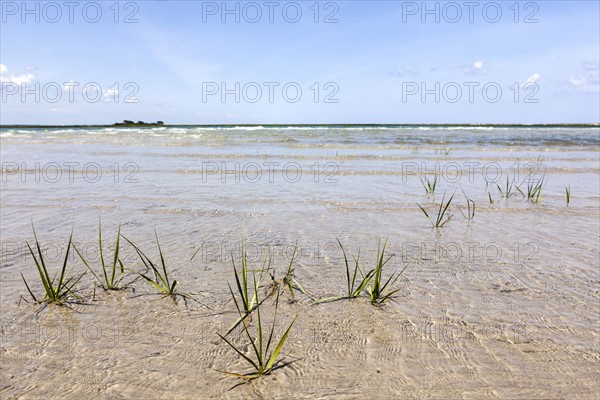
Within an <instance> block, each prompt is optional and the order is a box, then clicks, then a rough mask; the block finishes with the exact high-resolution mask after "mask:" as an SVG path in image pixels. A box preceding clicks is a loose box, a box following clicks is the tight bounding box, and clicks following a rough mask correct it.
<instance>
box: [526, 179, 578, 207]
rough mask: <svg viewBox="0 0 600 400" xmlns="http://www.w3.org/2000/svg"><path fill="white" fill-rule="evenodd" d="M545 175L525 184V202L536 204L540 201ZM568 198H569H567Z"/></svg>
mask: <svg viewBox="0 0 600 400" xmlns="http://www.w3.org/2000/svg"><path fill="white" fill-rule="evenodd" d="M545 177H546V174H544V175H542V177H541V178H540V179H538V180H535V181H533V180H532V181H530V182H529V183H528V184H527V201H531V202H532V203H535V204H538V203H540V202H541V199H542V189H543V188H544V185H545V183H546V182H545V181H544V179H545ZM569 197H570V196H569Z"/></svg>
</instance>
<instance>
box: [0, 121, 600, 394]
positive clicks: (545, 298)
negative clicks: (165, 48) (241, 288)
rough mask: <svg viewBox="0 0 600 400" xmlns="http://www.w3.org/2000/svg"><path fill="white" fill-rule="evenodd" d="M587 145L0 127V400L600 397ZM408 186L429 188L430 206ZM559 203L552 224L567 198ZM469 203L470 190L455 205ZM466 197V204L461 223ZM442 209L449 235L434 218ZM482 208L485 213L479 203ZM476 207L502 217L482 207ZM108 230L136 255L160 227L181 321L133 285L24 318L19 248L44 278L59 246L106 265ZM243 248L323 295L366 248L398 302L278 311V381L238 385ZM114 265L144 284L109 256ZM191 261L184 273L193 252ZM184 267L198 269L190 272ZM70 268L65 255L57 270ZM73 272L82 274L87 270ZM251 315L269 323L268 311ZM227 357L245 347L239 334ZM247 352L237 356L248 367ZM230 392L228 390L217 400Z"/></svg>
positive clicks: (542, 133) (512, 137) (493, 132)
mask: <svg viewBox="0 0 600 400" xmlns="http://www.w3.org/2000/svg"><path fill="white" fill-rule="evenodd" d="M599 134H600V133H599V130H598V128H597V127H591V128H540V127H528V128H489V127H487V128H482V127H462V128H457V127H452V128H435V127H421V128H411V127H335V128H327V127H288V128H285V127H276V128H270V127H254V128H253V127H237V128H234V127H229V128H223V127H213V128H201V127H181V128H153V129H116V128H105V129H2V130H0V136H1V137H2V148H1V156H2V167H3V168H2V170H3V171H2V184H1V185H2V186H1V189H2V191H1V194H0V196H1V203H2V209H1V213H0V218H1V221H2V224H1V227H0V234H1V242H2V243H1V245H2V264H1V267H0V289H1V290H0V302H1V303H0V304H1V307H2V308H1V310H2V320H1V323H2V340H1V343H0V346H1V347H0V357H1V361H0V362H1V365H2V368H1V370H0V378H1V386H0V395H1V397H2V398H40V397H41V396H43V395H45V396H48V397H50V398H51V397H57V396H63V397H68V398H75V397H77V398H82V397H90V396H92V395H94V396H97V397H100V398H142V397H146V398H153V399H154V398H198V397H207V398H209V397H215V398H220V397H231V398H247V397H248V396H256V397H261V396H264V397H267V396H268V397H272V398H300V397H305V398H330V397H333V398H336V397H337V398H344V399H346V398H359V397H364V396H366V395H368V394H369V393H377V394H378V396H379V397H380V398H476V399H480V398H557V399H558V398H571V397H577V398H596V395H597V393H598V390H599V389H600V386H599V385H600V367H599V365H600V363H599V361H600V336H599V334H600V327H599V322H598V321H599V318H600V272H599V268H600V265H599V264H600V262H599V241H600V237H599V235H600V210H599V199H600V179H599V178H600V153H599V151H600V137H599ZM421 172H425V173H426V174H427V176H428V177H429V179H430V180H433V177H434V174H435V173H436V172H437V173H438V176H439V177H440V180H439V182H438V187H437V189H436V195H435V196H433V197H432V196H429V197H428V196H425V191H424V189H423V186H422V184H421V181H420V177H421ZM507 177H508V178H509V183H510V182H513V181H514V182H515V184H516V185H520V188H521V190H523V191H525V192H526V189H527V185H528V183H530V182H534V181H536V180H538V179H541V178H542V177H544V179H545V182H546V183H545V185H544V188H543V194H542V198H541V203H539V204H533V203H531V202H527V201H526V200H525V199H523V197H522V196H521V194H519V193H517V194H516V195H515V196H514V197H511V198H510V199H504V198H502V197H501V192H500V190H499V188H498V187H497V186H496V185H499V186H500V189H502V190H503V191H505V186H506V179H507ZM566 187H570V189H571V194H572V199H571V203H570V204H569V206H568V207H566V195H565V188H566ZM461 189H462V190H461ZM463 191H464V193H465V194H466V195H467V196H468V197H469V198H471V199H473V200H474V201H475V203H476V212H475V217H474V220H473V221H468V220H467V219H466V218H465V216H464V215H463V214H466V213H467V207H466V199H465V195H464V194H463ZM444 193H446V199H447V198H448V197H449V196H450V195H451V194H452V193H455V197H454V201H453V204H452V205H451V207H450V209H451V213H452V214H454V216H453V218H452V220H451V221H450V222H448V223H447V224H446V225H445V226H444V228H443V229H440V230H434V229H431V226H430V224H429V222H428V221H427V219H426V218H425V216H424V215H423V213H422V212H421V210H420V209H419V207H418V206H417V203H419V204H421V205H422V206H423V207H424V208H425V209H427V210H428V211H430V212H435V208H436V207H437V206H436V204H439V202H440V201H441V200H442V196H443V195H444ZM488 193H489V194H488ZM489 196H491V197H492V199H493V201H494V203H493V204H492V203H490V201H489ZM99 216H100V217H101V219H102V224H103V230H104V235H105V244H106V248H107V250H108V249H109V247H110V245H113V244H114V235H115V233H116V227H117V225H118V224H119V223H121V224H122V233H123V234H124V235H125V236H126V237H128V238H130V239H131V240H133V241H134V242H136V243H137V244H138V245H140V246H141V247H142V249H144V250H146V251H148V253H150V254H153V255H154V254H156V245H155V240H154V229H156V231H157V234H158V236H159V239H160V242H161V246H162V247H163V251H164V252H165V255H166V259H167V264H168V265H169V266H170V267H171V268H172V269H173V275H174V276H175V277H176V278H177V279H178V280H179V282H180V285H181V290H182V291H184V292H188V293H195V297H196V298H197V299H198V300H200V301H202V302H203V303H204V304H206V305H208V306H210V309H209V308H207V307H204V306H203V305H201V304H199V303H195V302H189V303H188V306H187V307H186V305H185V304H184V303H183V302H182V301H180V302H179V303H178V304H174V303H173V302H171V301H169V300H168V299H164V298H160V297H158V296H145V295H144V296H138V295H140V294H148V293H153V290H152V289H151V288H150V287H149V286H148V285H146V284H144V283H143V282H139V281H138V282H136V283H135V284H134V285H133V287H134V288H135V293H133V292H132V291H127V292H121V293H112V292H111V293H104V292H102V290H100V289H98V290H96V298H95V301H91V296H92V292H93V286H94V282H93V280H92V278H91V276H89V275H90V274H88V275H87V276H85V277H84V278H83V280H82V284H81V286H80V288H81V294H83V295H85V296H86V298H87V299H89V300H90V301H88V304H86V305H73V306H72V309H67V308H61V307H48V308H46V309H43V310H42V311H40V307H38V306H35V305H33V304H27V303H25V302H24V301H21V302H20V305H19V297H20V296H21V295H23V296H25V295H26V293H27V292H26V289H25V287H24V284H23V282H22V280H21V276H20V274H21V273H23V275H24V276H25V277H26V278H27V280H28V281H29V282H32V283H33V285H34V286H35V289H34V291H36V293H40V290H41V288H40V287H39V285H38V282H37V281H36V280H35V278H36V270H35V267H34V264H33V263H32V260H31V257H30V256H29V254H28V250H27V247H26V244H25V241H29V242H30V243H31V241H32V240H33V234H32V232H31V221H33V222H34V224H35V228H36V231H37V233H38V238H39V239H40V241H41V242H42V244H43V245H44V249H45V250H46V255H47V258H48V260H50V261H52V262H51V264H52V267H51V268H52V269H53V270H56V268H58V266H59V263H60V261H61V256H62V255H63V251H64V248H65V246H66V243H67V240H68V237H69V234H70V231H71V229H72V228H73V227H74V232H75V233H74V241H75V243H76V245H77V247H78V248H79V249H81V251H82V252H84V254H86V255H88V257H90V258H91V259H93V260H94V261H95V264H96V265H97V263H98V252H97V242H96V235H97V224H98V217H99ZM244 232H245V235H246V237H247V240H248V257H249V262H250V263H251V265H253V266H256V267H260V265H262V259H263V258H264V257H265V256H266V255H267V254H270V255H271V256H272V257H273V266H274V267H275V268H276V272H277V274H278V275H279V276H280V277H281V276H282V275H283V274H284V273H285V270H286V269H287V264H288V263H289V260H290V257H291V256H292V254H293V251H294V248H297V251H298V255H297V257H296V262H295V265H296V277H297V279H298V280H299V281H300V282H301V284H302V285H303V287H304V288H305V289H306V290H308V291H309V292H310V293H311V294H313V295H314V296H316V297H329V296H336V295H340V294H342V293H343V291H344V288H345V277H344V268H343V256H342V253H341V251H340V249H339V246H338V245H337V242H336V238H339V240H340V241H341V242H342V243H343V244H344V246H345V249H346V251H347V252H348V253H349V254H357V252H358V250H359V248H360V250H361V259H362V260H363V261H364V262H365V263H367V266H372V264H373V263H374V260H375V257H376V253H377V247H378V242H379V240H380V239H382V238H388V240H389V243H388V249H389V250H388V251H389V254H393V255H394V257H393V258H392V259H391V260H390V262H389V263H388V264H387V265H386V267H385V269H384V271H385V275H386V276H389V275H388V274H390V273H391V272H392V271H394V270H400V269H402V268H404V267H406V270H405V271H404V273H403V274H402V276H401V278H400V279H399V280H398V282H397V284H396V287H397V288H398V289H400V290H399V292H398V293H397V295H396V297H395V299H394V301H393V302H388V303H387V304H385V305H384V306H383V307H382V308H381V309H378V308H375V307H373V306H371V305H370V304H369V303H368V301H367V300H366V298H360V299H356V300H352V301H338V302H332V303H325V304H321V305H317V306H315V305H311V303H310V301H309V300H308V299H307V298H306V297H305V296H303V295H302V294H301V293H298V292H297V293H296V299H297V301H296V302H288V301H287V300H288V299H289V294H287V293H286V296H285V297H284V298H285V300H286V301H284V302H283V303H282V305H281V309H280V310H279V313H280V318H279V317H278V318H279V324H278V326H279V327H280V329H283V327H284V324H285V322H290V321H291V320H292V319H293V318H294V316H296V315H298V319H297V321H296V324H295V325H294V327H293V330H292V332H291V334H290V337H289V339H288V342H287V343H286V345H285V347H284V353H285V354H286V356H287V358H286V361H293V362H292V363H291V364H290V365H287V366H286V367H284V368H281V369H279V370H277V371H275V372H274V373H273V374H272V375H270V376H268V377H266V378H264V379H260V380H256V381H253V382H252V383H250V384H247V385H242V386H237V387H235V388H233V389H231V388H232V387H233V386H235V385H236V384H237V383H238V382H237V381H236V380H235V379H234V378H231V377H229V376H226V375H224V374H222V373H220V372H217V370H227V371H233V372H248V369H247V366H246V365H245V364H244V362H243V360H240V357H238V356H237V355H236V354H235V352H234V351H233V350H231V349H230V348H228V346H227V345H226V344H225V343H223V342H219V341H218V340H217V339H218V337H217V335H216V332H223V331H224V330H226V329H227V328H228V327H229V326H230V325H231V323H232V322H233V321H234V320H235V316H236V314H235V306H234V304H233V302H232V301H231V300H230V295H229V292H228V289H227V284H226V282H228V281H229V282H231V283H233V279H232V271H231V260H230V258H231V253H232V252H233V254H234V257H235V258H236V259H237V260H238V261H239V256H240V249H241V241H242V237H243V235H244ZM122 252H123V253H122V256H123V259H124V262H125V264H126V265H128V266H129V267H131V268H135V269H139V268H140V265H139V264H140V263H139V261H138V259H137V258H136V257H135V254H134V253H133V251H132V250H131V248H129V247H127V246H125V245H124V244H122ZM195 253H196V254H195ZM194 254H195V256H194V257H193V259H191V258H192V256H193V255H194ZM71 256H72V255H71ZM72 264H73V265H74V266H75V268H76V269H77V270H81V271H82V272H83V267H82V265H80V263H78V262H77V260H75V258H74V257H73V258H72ZM265 306H266V307H267V309H265V315H269V314H270V312H269V311H270V309H271V308H272V304H270V302H266V303H265ZM236 335H237V333H236V334H235V335H234V338H235V339H234V340H236V341H237V342H238V343H240V344H241V343H243V341H242V340H241V336H240V335H237V336H236ZM245 350H248V351H249V350H250V349H248V348H247V346H246V348H245ZM229 389H231V390H229Z"/></svg>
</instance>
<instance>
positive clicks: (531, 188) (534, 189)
mask: <svg viewBox="0 0 600 400" xmlns="http://www.w3.org/2000/svg"><path fill="white" fill-rule="evenodd" d="M545 176H546V175H545V174H544V175H542V177H541V178H540V179H538V180H535V181H530V182H529V183H528V184H527V201H531V202H533V203H535V204H538V203H539V202H540V201H541V196H542V189H543V187H544V184H545V183H546V182H544V178H545Z"/></svg>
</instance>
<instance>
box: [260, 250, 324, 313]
mask: <svg viewBox="0 0 600 400" xmlns="http://www.w3.org/2000/svg"><path fill="white" fill-rule="evenodd" d="M296 253H297V248H294V253H293V254H292V258H291V259H290V263H289V265H288V269H287V272H286V274H285V276H284V277H283V279H281V281H278V280H277V279H275V273H274V272H273V273H272V274H270V276H271V288H272V289H273V290H278V289H279V287H280V286H282V287H283V288H284V290H285V288H287V289H288V290H289V292H290V295H291V296H292V301H295V300H296V297H295V295H294V291H299V292H301V293H302V294H304V295H305V296H306V297H308V298H309V299H311V300H314V299H313V297H312V296H311V295H310V294H309V293H308V292H307V291H306V290H305V289H304V288H303V287H302V285H301V284H300V282H298V280H297V279H296V275H295V271H296V268H295V267H294V259H295V258H296Z"/></svg>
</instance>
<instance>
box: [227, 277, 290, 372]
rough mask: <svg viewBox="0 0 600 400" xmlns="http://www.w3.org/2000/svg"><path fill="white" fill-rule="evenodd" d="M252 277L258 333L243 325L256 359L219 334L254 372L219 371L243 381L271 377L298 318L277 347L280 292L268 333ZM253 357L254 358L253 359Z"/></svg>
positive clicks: (239, 312)
mask: <svg viewBox="0 0 600 400" xmlns="http://www.w3.org/2000/svg"><path fill="white" fill-rule="evenodd" d="M252 277H253V287H254V294H255V301H256V306H255V308H256V316H257V321H256V333H255V334H254V335H253V334H251V333H250V329H249V328H248V326H247V324H243V325H242V327H243V331H244V333H245V336H246V338H247V345H248V347H251V348H252V350H253V353H254V357H252V356H251V355H250V356H248V355H246V354H244V352H243V350H242V348H241V347H239V348H238V347H237V346H235V345H234V344H233V343H232V342H231V341H230V340H228V339H227V338H226V337H225V336H226V335H221V334H219V333H217V335H219V337H220V338H221V339H222V340H223V341H225V343H227V344H228V345H229V347H231V348H232V349H233V350H234V351H235V352H236V353H237V354H238V355H239V356H240V357H242V358H243V359H244V360H245V361H246V362H247V363H248V364H249V365H250V366H251V367H252V369H253V372H250V373H247V374H239V373H234V372H228V371H219V372H222V373H224V374H227V375H230V376H234V377H236V378H241V379H245V380H248V381H250V380H253V379H256V378H260V377H261V376H264V375H269V374H270V373H271V372H272V371H273V370H274V369H275V368H277V367H276V365H277V362H278V356H279V353H280V352H281V349H282V348H283V345H284V344H285V342H286V340H287V338H288V335H289V333H290V331H291V329H292V326H293V325H294V323H295V322H296V318H297V317H296V318H294V320H293V321H292V322H291V323H290V325H289V326H288V327H287V329H286V330H285V333H284V334H283V335H282V336H281V338H280V339H279V341H278V342H277V345H275V341H276V339H275V337H274V334H275V326H276V322H277V311H278V309H279V296H280V293H281V292H280V291H279V290H278V291H277V297H276V299H275V312H274V316H273V323H272V324H271V328H270V331H269V332H268V334H266V333H267V330H268V328H267V326H266V324H264V323H263V320H262V318H261V312H260V308H261V301H260V300H259V298H258V284H257V282H256V275H255V274H254V273H252ZM229 289H230V293H231V296H232V297H233V300H234V303H235V305H236V308H237V311H238V314H239V317H240V318H241V319H243V318H244V317H245V315H246V312H245V311H243V310H242V309H241V308H240V307H239V304H238V301H237V299H236V296H235V294H234V293H233V291H232V290H231V286H230V287H229ZM272 345H274V346H275V347H274V349H273V350H272V351H271V348H272V347H271V346H272ZM251 357H252V358H251Z"/></svg>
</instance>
